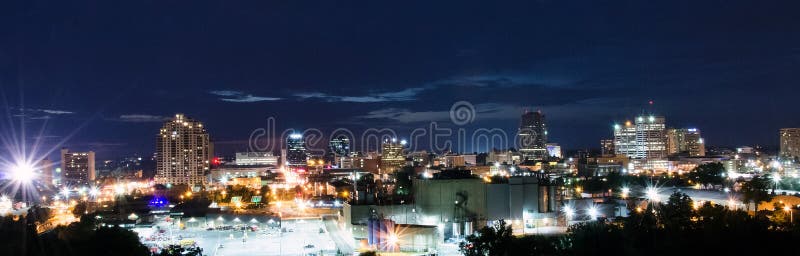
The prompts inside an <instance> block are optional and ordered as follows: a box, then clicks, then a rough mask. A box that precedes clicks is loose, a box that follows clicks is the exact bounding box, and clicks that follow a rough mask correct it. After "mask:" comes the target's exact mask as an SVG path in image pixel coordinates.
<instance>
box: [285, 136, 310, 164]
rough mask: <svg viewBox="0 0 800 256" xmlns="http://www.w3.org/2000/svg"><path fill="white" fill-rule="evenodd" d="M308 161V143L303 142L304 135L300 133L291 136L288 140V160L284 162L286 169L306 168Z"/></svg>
mask: <svg viewBox="0 0 800 256" xmlns="http://www.w3.org/2000/svg"><path fill="white" fill-rule="evenodd" d="M307 161H308V156H307V155H306V142H305V140H303V135H302V134H299V133H294V134H290V135H289V137H287V138H286V160H285V162H284V163H285V165H286V167H289V168H300V167H304V166H306V164H307Z"/></svg>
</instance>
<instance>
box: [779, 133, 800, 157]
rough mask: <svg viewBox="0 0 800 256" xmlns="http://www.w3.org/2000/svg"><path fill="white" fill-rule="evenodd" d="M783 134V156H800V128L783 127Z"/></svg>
mask: <svg viewBox="0 0 800 256" xmlns="http://www.w3.org/2000/svg"><path fill="white" fill-rule="evenodd" d="M780 136H781V153H780V154H781V157H783V158H795V159H798V158H800V128H783V129H781V130H780Z"/></svg>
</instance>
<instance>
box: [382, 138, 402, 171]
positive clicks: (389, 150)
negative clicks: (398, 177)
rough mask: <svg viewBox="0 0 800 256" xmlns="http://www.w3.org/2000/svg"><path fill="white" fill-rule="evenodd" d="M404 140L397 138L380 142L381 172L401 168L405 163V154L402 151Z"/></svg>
mask: <svg viewBox="0 0 800 256" xmlns="http://www.w3.org/2000/svg"><path fill="white" fill-rule="evenodd" d="M405 145H406V141H405V140H401V141H400V142H398V141H397V139H391V140H385V141H383V144H381V172H382V173H391V172H393V171H395V170H398V169H400V168H402V167H403V166H404V165H405V163H406V155H405V154H404V153H403V151H404V149H405Z"/></svg>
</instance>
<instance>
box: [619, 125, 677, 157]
mask: <svg viewBox="0 0 800 256" xmlns="http://www.w3.org/2000/svg"><path fill="white" fill-rule="evenodd" d="M614 151H615V153H616V154H618V155H619V154H622V155H626V156H628V157H630V158H634V159H663V158H666V157H667V143H666V128H665V124H664V117H661V116H638V117H636V121H635V123H631V122H630V121H626V122H625V124H624V125H619V124H617V125H614Z"/></svg>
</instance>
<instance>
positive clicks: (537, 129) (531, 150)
mask: <svg viewBox="0 0 800 256" xmlns="http://www.w3.org/2000/svg"><path fill="white" fill-rule="evenodd" d="M517 146H518V147H519V152H520V154H522V158H523V160H541V159H544V158H545V157H546V156H547V125H546V124H545V118H544V114H542V112H541V111H536V112H527V111H526V112H525V113H524V114H522V120H521V121H520V125H519V133H518V138H517Z"/></svg>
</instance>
